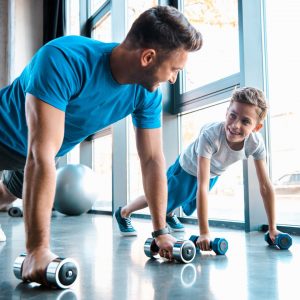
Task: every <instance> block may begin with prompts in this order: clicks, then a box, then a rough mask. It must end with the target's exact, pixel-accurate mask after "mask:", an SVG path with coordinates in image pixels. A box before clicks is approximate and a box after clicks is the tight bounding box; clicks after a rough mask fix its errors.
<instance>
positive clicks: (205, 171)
mask: <svg viewBox="0 0 300 300" xmlns="http://www.w3.org/2000/svg"><path fill="white" fill-rule="evenodd" d="M197 180H198V190H197V215H198V222H199V231H200V237H199V239H198V241H197V244H198V245H199V247H200V249H201V250H210V235H209V225H208V192H209V180H210V159H208V158H205V157H202V156H199V157H198V169H197Z"/></svg>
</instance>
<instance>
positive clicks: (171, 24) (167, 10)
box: [124, 6, 203, 53]
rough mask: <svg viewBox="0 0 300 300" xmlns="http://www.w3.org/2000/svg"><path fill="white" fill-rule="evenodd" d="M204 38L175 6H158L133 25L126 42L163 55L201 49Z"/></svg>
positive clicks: (129, 45) (134, 46)
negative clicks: (175, 51) (179, 50)
mask: <svg viewBox="0 0 300 300" xmlns="http://www.w3.org/2000/svg"><path fill="white" fill-rule="evenodd" d="M202 42H203V41H202V35H201V33H200V32H199V31H197V30H196V29H195V28H194V27H193V26H192V25H191V24H190V23H189V21H188V20H187V19H186V17H185V16H184V15H183V14H182V13H181V12H179V11H178V10H177V9H176V8H174V7H172V6H155V7H152V8H150V9H148V10H146V11H145V12H143V13H142V14H141V15H140V16H139V17H138V18H137V19H136V20H135V22H134V23H133V25H132V27H131V29H130V30H129V32H128V34H127V36H126V38H125V41H124V43H125V44H126V45H127V46H128V47H130V48H153V49H155V50H158V51H162V52H163V53H168V52H171V51H173V50H176V49H179V48H183V49H184V50H186V51H188V52H192V51H196V50H199V49H200V48H201V46H202Z"/></svg>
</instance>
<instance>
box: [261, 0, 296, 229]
mask: <svg viewBox="0 0 300 300" xmlns="http://www.w3.org/2000/svg"><path fill="white" fill-rule="evenodd" d="M266 26H267V30H266V32H267V46H268V47H267V50H268V52H267V55H268V60H267V61H268V79H269V80H268V89H269V93H268V98H269V102H270V112H269V117H270V131H269V136H270V149H271V175H272V179H273V182H274V187H275V192H276V206H277V210H276V211H277V222H278V223H280V224H291V225H300V219H299V217H298V215H299V213H300V189H299V181H298V180H296V177H297V178H298V177H299V170H300V156H299V151H300V141H299V138H297V137H298V134H299V131H300V122H299V120H300V102H299V99H297V97H298V96H297V95H298V85H299V79H298V70H299V68H300V56H299V53H300V42H299V40H298V39H297V38H296V37H297V36H298V30H299V27H300V3H299V1H297V0H288V1H285V2H284V3H282V2H280V1H270V0H268V1H266ZM278 37H280V42H279V41H278ZM283 58H284V59H283ZM294 178H295V182H294ZM294 183H295V184H294ZM292 185H294V186H292Z"/></svg>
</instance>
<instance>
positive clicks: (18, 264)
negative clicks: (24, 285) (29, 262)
mask: <svg viewBox="0 0 300 300" xmlns="http://www.w3.org/2000/svg"><path fill="white" fill-rule="evenodd" d="M25 257H26V254H21V255H20V256H18V257H17V258H16V260H15V262H14V266H13V271H14V274H15V276H16V278H18V279H20V280H22V266H23V262H24V260H25Z"/></svg>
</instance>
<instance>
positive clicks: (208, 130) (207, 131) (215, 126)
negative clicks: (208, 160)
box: [200, 122, 224, 138]
mask: <svg viewBox="0 0 300 300" xmlns="http://www.w3.org/2000/svg"><path fill="white" fill-rule="evenodd" d="M223 129H224V122H210V123H206V124H205V125H203V126H202V128H201V130H200V135H205V136H207V137H210V138H216V137H218V136H220V135H221V134H222V132H223Z"/></svg>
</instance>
